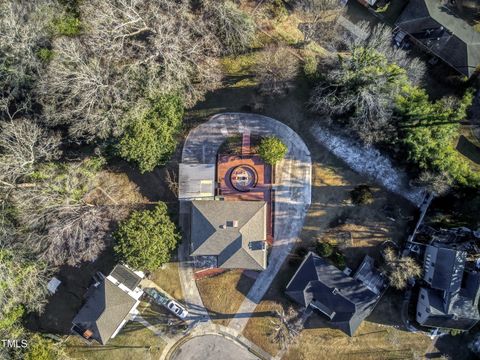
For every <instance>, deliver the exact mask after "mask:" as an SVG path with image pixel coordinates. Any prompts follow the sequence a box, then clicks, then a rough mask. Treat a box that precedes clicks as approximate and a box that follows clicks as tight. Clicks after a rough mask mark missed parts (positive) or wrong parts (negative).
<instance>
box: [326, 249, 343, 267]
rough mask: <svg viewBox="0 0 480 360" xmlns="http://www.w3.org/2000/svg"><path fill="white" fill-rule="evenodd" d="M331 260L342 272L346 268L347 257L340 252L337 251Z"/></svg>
mask: <svg viewBox="0 0 480 360" xmlns="http://www.w3.org/2000/svg"><path fill="white" fill-rule="evenodd" d="M330 259H331V260H332V261H333V263H334V264H335V265H336V266H337V267H338V268H339V269H341V270H343V269H344V268H345V266H346V262H345V256H343V254H342V253H341V252H339V251H335V252H334V253H333V254H332V256H331V257H330Z"/></svg>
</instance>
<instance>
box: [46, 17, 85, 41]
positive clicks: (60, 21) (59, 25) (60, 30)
mask: <svg viewBox="0 0 480 360" xmlns="http://www.w3.org/2000/svg"><path fill="white" fill-rule="evenodd" d="M81 30H82V24H81V22H80V19H79V18H78V17H76V16H74V15H71V14H69V15H65V16H63V17H60V18H56V19H55V20H54V21H53V31H54V33H55V34H56V35H63V36H77V35H80V32H81Z"/></svg>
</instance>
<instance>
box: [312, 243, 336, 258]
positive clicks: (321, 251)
mask: <svg viewBox="0 0 480 360" xmlns="http://www.w3.org/2000/svg"><path fill="white" fill-rule="evenodd" d="M315 249H316V250H317V253H318V255H320V256H323V257H326V258H328V257H330V256H331V255H332V254H333V246H332V245H331V244H329V243H327V242H324V241H320V240H319V241H317V244H316V246H315Z"/></svg>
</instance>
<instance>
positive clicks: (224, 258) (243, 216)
mask: <svg viewBox="0 0 480 360" xmlns="http://www.w3.org/2000/svg"><path fill="white" fill-rule="evenodd" d="M266 216H267V204H266V203H265V202H264V201H216V200H198V201H192V223H191V242H192V253H191V255H192V256H200V255H214V256H217V262H218V266H219V267H221V268H229V269H230V268H241V269H253V270H262V269H265V268H266V266H267V253H266V246H262V247H259V246H256V245H258V243H259V242H264V241H265V240H266ZM233 221H235V222H236V226H235V227H234V226H231V225H233V224H232V222H233Z"/></svg>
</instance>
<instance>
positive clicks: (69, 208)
mask: <svg viewBox="0 0 480 360" xmlns="http://www.w3.org/2000/svg"><path fill="white" fill-rule="evenodd" d="M87 161H88V160H87ZM39 173H40V174H41V176H40V177H39V179H38V180H37V181H36V182H35V183H34V186H30V187H17V188H15V189H14V191H12V194H11V201H12V203H13V205H14V206H15V209H16V220H17V221H18V223H19V224H20V225H21V227H22V228H23V229H24V231H23V233H22V234H19V236H18V237H17V238H16V241H15V242H14V243H12V244H11V245H12V246H14V247H16V248H20V249H22V248H25V247H26V246H27V247H28V248H29V250H30V251H32V252H33V253H34V254H36V255H37V256H38V257H39V258H40V259H42V260H45V261H46V262H48V263H49V264H53V265H62V264H69V265H76V264H78V263H80V262H82V261H92V260H95V259H96V257H97V256H98V255H99V254H100V253H101V251H103V250H104V249H105V247H106V246H107V245H108V242H109V240H110V238H109V232H110V230H111V229H110V226H111V224H112V222H113V221H114V220H118V219H121V218H122V217H125V216H126V215H127V214H128V212H129V206H128V205H127V206H122V205H118V206H111V205H106V204H105V203H101V202H96V201H94V196H93V195H92V194H93V193H94V192H95V191H96V190H97V188H96V184H97V181H96V180H95V178H96V172H95V170H91V169H89V167H88V164H85V162H82V163H77V164H75V163H73V164H72V163H70V164H59V165H47V166H46V167H44V168H43V169H40V170H39ZM102 199H104V197H102ZM108 201H110V200H108Z"/></svg>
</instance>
